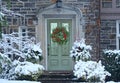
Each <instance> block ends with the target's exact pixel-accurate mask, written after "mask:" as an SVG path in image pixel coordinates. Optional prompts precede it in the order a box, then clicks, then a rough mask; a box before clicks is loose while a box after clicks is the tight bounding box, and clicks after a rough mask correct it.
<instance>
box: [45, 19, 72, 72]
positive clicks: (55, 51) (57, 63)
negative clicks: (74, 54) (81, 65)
mask: <svg viewBox="0 0 120 83" xmlns="http://www.w3.org/2000/svg"><path fill="white" fill-rule="evenodd" d="M56 27H65V28H66V30H67V31H68V32H69V40H68V41H67V43H66V44H62V45H59V44H58V43H56V42H53V41H52V38H51V34H52V31H53V29H55V28H56ZM71 29H72V19H49V20H47V34H48V35H47V39H48V42H47V44H48V70H72V63H73V62H72V59H71V58H70V57H69V54H70V48H71V40H72V39H71V38H72V37H71V34H72V31H71Z"/></svg>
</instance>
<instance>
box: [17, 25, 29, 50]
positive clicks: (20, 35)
mask: <svg viewBox="0 0 120 83" xmlns="http://www.w3.org/2000/svg"><path fill="white" fill-rule="evenodd" d="M22 29H27V26H19V37H20V40H21V41H22V40H23V38H24V37H28V30H27V33H26V36H22ZM19 44H20V45H19V46H20V47H19V49H22V42H19Z"/></svg>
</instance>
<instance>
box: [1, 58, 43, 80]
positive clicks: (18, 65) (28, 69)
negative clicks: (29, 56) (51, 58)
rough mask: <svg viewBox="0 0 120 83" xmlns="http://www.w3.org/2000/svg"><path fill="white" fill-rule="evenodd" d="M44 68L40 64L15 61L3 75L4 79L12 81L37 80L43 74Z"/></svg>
mask: <svg viewBox="0 0 120 83" xmlns="http://www.w3.org/2000/svg"><path fill="white" fill-rule="evenodd" d="M43 70H44V67H43V66H42V65H40V64H33V63H31V62H27V61H24V62H20V61H17V60H15V61H13V62H12V64H11V65H10V66H9V70H7V71H6V72H4V73H2V77H3V78H6V79H10V80H14V79H17V80H37V78H38V77H39V76H40V75H41V74H42V73H43Z"/></svg>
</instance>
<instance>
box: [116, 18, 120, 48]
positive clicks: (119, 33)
mask: <svg viewBox="0 0 120 83" xmlns="http://www.w3.org/2000/svg"><path fill="white" fill-rule="evenodd" d="M116 31H117V33H116V36H117V37H116V38H117V39H116V40H117V44H116V46H117V49H120V20H118V21H117V23H116Z"/></svg>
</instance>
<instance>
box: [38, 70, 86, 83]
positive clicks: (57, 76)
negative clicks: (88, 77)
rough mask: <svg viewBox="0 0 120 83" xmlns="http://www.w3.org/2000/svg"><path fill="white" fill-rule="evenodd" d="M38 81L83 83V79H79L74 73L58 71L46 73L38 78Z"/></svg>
mask: <svg viewBox="0 0 120 83" xmlns="http://www.w3.org/2000/svg"><path fill="white" fill-rule="evenodd" d="M38 81H41V82H42V83H78V82H83V81H84V80H82V79H77V78H76V77H75V76H74V75H73V72H70V71H69V72H68V71H66V72H65V71H64V72H63V71H62V72H61V71H59V72H58V71H57V72H55V71H54V72H51V71H46V72H44V74H43V75H41V76H40V77H39V78H38Z"/></svg>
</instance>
